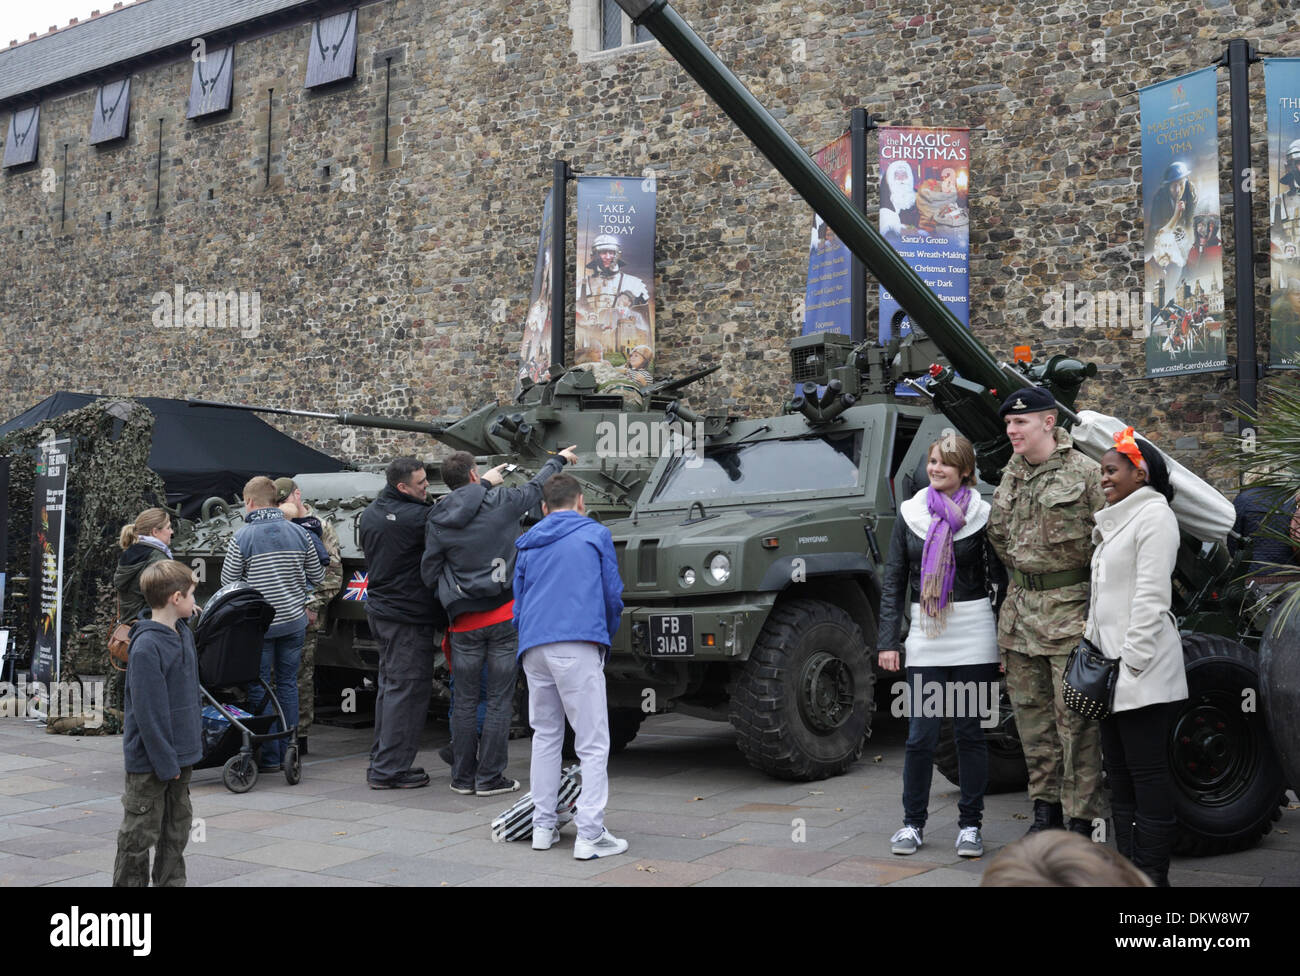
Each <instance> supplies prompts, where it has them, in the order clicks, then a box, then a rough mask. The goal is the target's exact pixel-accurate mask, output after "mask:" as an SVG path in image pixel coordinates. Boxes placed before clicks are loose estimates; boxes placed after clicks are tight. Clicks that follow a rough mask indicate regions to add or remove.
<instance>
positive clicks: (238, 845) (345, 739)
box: [0, 715, 1300, 888]
mask: <svg viewBox="0 0 1300 976" xmlns="http://www.w3.org/2000/svg"><path fill="white" fill-rule="evenodd" d="M903 739H904V730H903V728H902V725H901V724H894V725H890V726H887V727H886V728H884V729H882V730H880V731H879V732H878V733H877V736H876V738H875V739H873V740H872V742H871V745H870V747H869V749H868V751H867V753H866V754H865V755H864V757H863V760H862V761H861V762H860V763H858V764H857V765H856V766H854V768H853V769H852V770H851V771H850V772H849V773H848V774H847V775H845V776H841V777H837V778H835V779H832V780H827V781H825V782H821V783H785V782H780V781H777V780H773V779H770V778H768V777H766V776H764V775H763V774H761V773H759V772H757V771H756V770H753V769H751V768H750V767H749V766H748V765H746V764H745V762H744V760H743V759H742V758H741V756H740V754H739V753H738V752H737V751H736V749H735V746H734V744H733V741H732V735H731V730H730V727H729V726H726V725H723V724H717V723H713V722H707V721H703V720H699V719H693V718H687V717H683V716H676V715H664V716H655V717H652V718H651V719H649V720H647V721H646V723H645V724H644V725H643V726H642V731H641V734H640V735H639V736H638V737H637V739H636V740H635V741H634V742H633V743H632V745H631V746H630V747H629V748H628V749H627V750H626V751H625V752H623V753H622V754H620V755H617V756H614V757H613V758H612V759H611V761H610V804H609V809H608V813H607V816H606V822H607V824H608V826H609V828H610V829H611V830H612V831H613V832H614V833H615V834H617V835H618V836H620V837H625V838H627V840H628V841H629V842H630V844H631V847H630V849H629V851H628V853H626V854H624V855H621V856H619V857H614V858H609V859H602V860H597V861H575V860H574V859H573V857H572V850H573V840H574V832H573V828H572V827H567V828H565V830H564V831H563V840H562V841H561V842H560V843H559V844H558V845H557V846H556V847H555V848H553V849H552V850H550V851H547V852H544V853H539V852H534V851H533V850H532V849H531V847H530V846H529V845H528V844H527V843H512V844H494V843H493V842H492V840H491V836H490V830H489V826H488V825H489V823H490V822H491V820H492V818H493V817H495V816H496V815H497V814H498V813H500V812H501V811H502V810H503V809H505V808H506V807H507V806H509V805H510V803H511V802H512V801H513V800H514V799H515V798H516V796H498V797H491V798H486V799H481V800H480V799H476V798H474V797H464V796H458V795H457V794H454V793H452V792H451V791H450V790H449V789H448V786H449V784H450V778H449V776H448V775H447V772H448V771H447V767H446V766H444V765H443V764H442V763H441V762H440V761H439V759H438V756H437V750H438V748H439V747H440V746H442V745H443V744H445V743H446V741H447V730H446V727H445V725H443V726H440V725H438V724H435V723H433V722H431V723H430V725H429V726H428V728H427V729H426V730H425V736H424V739H423V741H422V748H421V751H420V755H419V758H418V759H417V765H422V766H424V767H425V768H426V769H427V770H428V771H429V772H430V774H431V775H432V777H433V780H432V783H431V784H430V785H429V786H428V787H426V788H424V789H418V790H392V791H380V790H371V789H370V788H368V787H367V785H366V782H365V770H366V765H367V755H368V751H369V748H370V730H369V729H359V730H351V729H342V728H333V727H329V726H317V728H316V729H315V731H314V732H313V735H312V739H311V754H310V755H309V756H308V757H307V759H306V761H305V763H304V767H303V776H302V782H301V783H300V784H298V785H297V786H289V785H288V784H287V783H285V781H284V778H283V777H282V776H278V775H276V776H267V777H263V778H261V779H260V780H259V781H258V783H257V785H256V786H255V787H254V788H253V790H252V791H251V792H249V793H245V794H243V795H235V794H233V793H231V792H229V791H228V790H227V789H226V788H225V787H224V786H223V785H222V783H221V777H220V770H204V771H200V772H198V773H196V774H195V776H194V783H193V787H192V796H193V800H194V813H195V817H196V818H199V820H201V821H202V823H201V825H200V826H199V828H198V837H197V838H196V839H194V840H192V841H191V843H190V845H189V848H188V849H187V852H186V863H187V867H188V872H189V881H190V884H191V885H213V886H220V887H236V886H237V887H241V888H242V887H250V886H253V887H259V886H267V887H280V886H286V887H287V886H317V885H320V886H325V885H329V886H373V885H388V886H392V885H414V886H444V885H445V886H454V885H467V886H482V885H503V886H524V885H584V886H588V885H635V886H649V887H676V886H683V885H702V886H719V887H729V886H730V887H735V886H752V885H798V886H842V885H871V886H877V885H900V886H944V887H946V886H974V885H977V884H978V883H979V879H980V874H981V872H982V870H983V867H984V865H985V864H986V863H987V861H988V859H989V857H991V856H992V855H993V854H995V853H996V852H997V851H998V850H999V849H1001V848H1002V847H1003V846H1004V845H1005V844H1007V843H1009V842H1011V841H1013V840H1015V839H1016V838H1017V837H1019V836H1021V835H1022V834H1023V833H1024V830H1025V827H1026V814H1027V812H1028V809H1029V805H1028V802H1027V801H1026V800H1025V799H1024V797H1023V796H1022V795H1019V794H1016V795H1002V796H990V797H988V798H987V801H986V809H985V822H984V843H985V849H986V852H987V853H986V855H985V857H984V858H982V859H976V860H972V861H965V860H963V859H961V858H958V857H957V856H956V853H955V851H954V850H953V844H954V842H955V840H956V833H957V791H956V788H955V787H953V786H951V785H950V784H949V783H948V782H947V780H945V779H944V778H943V777H942V776H940V775H938V774H937V773H936V775H935V781H934V786H933V789H932V793H931V800H930V822H929V826H928V827H927V829H926V832H925V840H926V843H925V846H924V847H923V848H922V849H921V851H920V852H919V853H917V854H916V855H913V856H912V857H896V856H894V855H892V854H890V852H889V836H890V834H891V833H893V831H894V830H895V829H897V827H898V825H899V823H900V821H901V801H900V795H901V789H902V763H903ZM528 761H529V742H528V740H523V739H518V740H515V741H512V742H511V743H510V766H509V770H508V772H509V774H510V775H511V776H513V777H514V778H516V779H519V780H521V781H522V782H523V783H524V788H525V789H526V788H527V779H528ZM121 786H122V742H121V739H120V738H118V737H105V738H94V737H71V736H52V735H48V734H46V733H45V731H44V729H43V727H41V726H39V725H36V724H34V723H31V722H27V721H25V720H23V719H19V718H7V719H0V886H31V885H61V886H84V887H100V886H107V885H108V884H109V881H110V875H111V871H112V865H113V856H114V852H115V849H116V833H117V827H118V825H119V823H120V820H121V801H120V794H121ZM1293 799H1294V797H1293ZM1291 806H1292V807H1294V809H1287V810H1286V811H1285V812H1284V813H1283V817H1282V820H1281V821H1280V822H1279V823H1278V824H1276V825H1275V826H1274V829H1273V831H1272V832H1271V833H1270V834H1268V835H1267V836H1266V837H1265V838H1264V840H1263V842H1262V843H1261V844H1260V846H1259V847H1257V848H1255V849H1254V850H1251V851H1244V852H1241V853H1239V854H1229V855H1223V856H1220V857H1210V858H1200V859H1175V861H1174V864H1173V868H1172V870H1171V872H1170V878H1171V880H1172V881H1173V883H1174V884H1175V885H1179V886H1190V885H1212V886H1215V887H1234V886H1261V885H1263V886H1273V885H1287V886H1291V885H1297V884H1300V804H1296V803H1292V804H1291Z"/></svg>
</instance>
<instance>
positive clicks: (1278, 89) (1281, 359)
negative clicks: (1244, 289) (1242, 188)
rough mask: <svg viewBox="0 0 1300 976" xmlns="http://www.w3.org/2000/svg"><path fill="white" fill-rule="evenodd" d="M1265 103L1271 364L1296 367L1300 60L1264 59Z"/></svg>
mask: <svg viewBox="0 0 1300 976" xmlns="http://www.w3.org/2000/svg"><path fill="white" fill-rule="evenodd" d="M1264 97H1265V99H1266V100H1267V102H1268V199H1269V233H1268V252H1269V265H1270V274H1271V278H1272V285H1273V287H1272V297H1271V299H1270V303H1271V313H1270V315H1269V321H1270V323H1271V326H1270V332H1271V334H1272V342H1271V344H1270V346H1269V354H1268V362H1269V365H1270V366H1300V255H1298V254H1297V252H1298V251H1300V59H1298V58H1268V59H1265V61H1264Z"/></svg>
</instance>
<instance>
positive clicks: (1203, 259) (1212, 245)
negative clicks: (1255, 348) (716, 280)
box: [1141, 68, 1228, 377]
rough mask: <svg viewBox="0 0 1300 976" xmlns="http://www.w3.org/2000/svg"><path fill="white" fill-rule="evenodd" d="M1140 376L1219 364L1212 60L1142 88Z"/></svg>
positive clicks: (1222, 357)
mask: <svg viewBox="0 0 1300 976" xmlns="http://www.w3.org/2000/svg"><path fill="white" fill-rule="evenodd" d="M1141 119H1142V215H1143V219H1144V222H1145V235H1144V245H1143V252H1142V258H1143V260H1144V261H1145V262H1146V287H1145V290H1144V295H1143V303H1144V306H1145V315H1146V319H1147V324H1148V329H1147V332H1146V334H1147V348H1146V375H1147V376H1148V377H1151V376H1172V375H1178V374H1182V373H1204V372H1210V371H1213V370H1220V369H1224V368H1226V367H1227V365H1228V357H1227V346H1226V344H1225V337H1224V318H1223V244H1222V238H1221V237H1220V229H1221V227H1222V222H1221V220H1220V218H1219V119H1218V97H1217V90H1216V88H1215V74H1214V69H1213V68H1205V69H1202V70H1201V71H1194V72H1192V73H1191V74H1188V75H1183V76H1182V77H1179V78H1174V79H1172V80H1170V81H1166V82H1162V83H1160V84H1159V85H1152V86H1151V87H1149V88H1144V89H1142V94H1141Z"/></svg>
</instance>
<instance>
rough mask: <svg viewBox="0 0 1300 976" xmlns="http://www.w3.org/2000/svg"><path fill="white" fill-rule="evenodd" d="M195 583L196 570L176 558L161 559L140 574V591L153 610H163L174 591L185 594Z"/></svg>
mask: <svg viewBox="0 0 1300 976" xmlns="http://www.w3.org/2000/svg"><path fill="white" fill-rule="evenodd" d="M194 585H195V580H194V570H192V569H190V568H189V567H188V566H186V565H185V564H184V563H178V562H177V561H176V560H175V559H160V560H158V562H156V563H154V564H153V565H151V566H146V567H145V570H144V572H143V573H141V574H140V593H141V594H142V595H143V596H144V602H145V603H147V604H149V609H151V610H161V609H162V608H163V607H165V606H167V602H168V601H169V600H170V599H171V598H172V594H173V593H180V594H181V595H182V596H184V595H185V594H186V593H188V592H189V591H190V587H191V586H194Z"/></svg>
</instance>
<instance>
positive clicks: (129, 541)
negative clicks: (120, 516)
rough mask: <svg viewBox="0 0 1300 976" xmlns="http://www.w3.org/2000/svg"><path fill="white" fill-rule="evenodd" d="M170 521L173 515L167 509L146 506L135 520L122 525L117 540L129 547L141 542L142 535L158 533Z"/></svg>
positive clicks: (123, 546) (125, 547) (123, 545)
mask: <svg viewBox="0 0 1300 976" xmlns="http://www.w3.org/2000/svg"><path fill="white" fill-rule="evenodd" d="M170 521H171V516H170V515H169V514H168V513H167V509H165V508H146V509H145V510H144V511H143V512H141V513H140V514H139V515H137V516H136V517H135V521H134V522H127V523H126V525H124V526H122V531H121V533H120V534H119V535H118V538H117V541H118V543H119V544H120V545H121V546H122V548H123V549H128V548H130V547H131V546H133V545H135V544H136V543H137V542H139V541H140V536H142V535H157V534H158V533H159V532H160V531H161V530H162V529H163V527H164V526H166V525H167V523H168V522H170Z"/></svg>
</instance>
